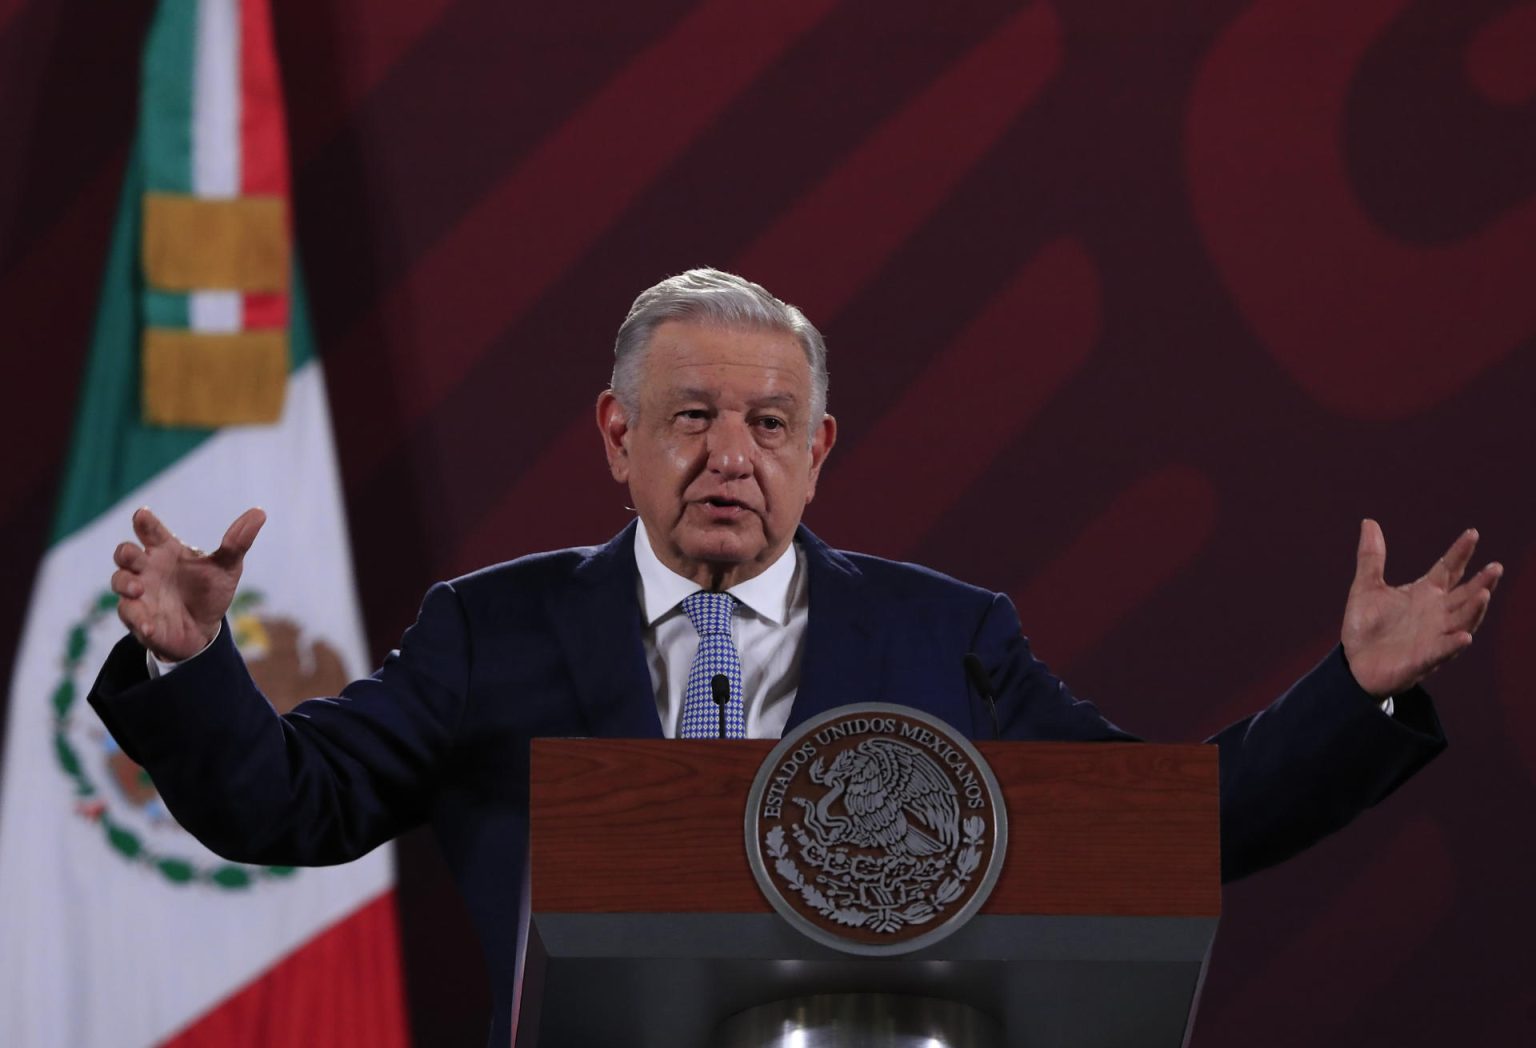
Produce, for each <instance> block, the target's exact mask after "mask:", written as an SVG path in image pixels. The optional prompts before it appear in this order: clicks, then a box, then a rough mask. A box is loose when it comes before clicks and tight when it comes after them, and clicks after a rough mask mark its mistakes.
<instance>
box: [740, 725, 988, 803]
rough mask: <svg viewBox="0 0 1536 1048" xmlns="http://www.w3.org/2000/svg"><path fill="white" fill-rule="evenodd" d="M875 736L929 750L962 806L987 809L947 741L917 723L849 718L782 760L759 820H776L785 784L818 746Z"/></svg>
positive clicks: (975, 780)
mask: <svg viewBox="0 0 1536 1048" xmlns="http://www.w3.org/2000/svg"><path fill="white" fill-rule="evenodd" d="M876 734H879V735H898V734H899V735H900V736H901V737H902V738H903V739H906V740H907V741H909V742H913V743H916V744H917V745H919V746H922V747H924V748H925V749H928V750H931V751H932V752H933V754H934V756H936V757H938V758H939V760H941V761H943V762H944V764H945V765H946V766H947V767H948V768H950V770H951V771H952V772H953V773H954V776H955V778H956V779H957V780H958V781H959V783H960V788H961V790H962V791H963V792H964V793H965V803H966V807H968V808H985V807H986V806H987V791H986V789H985V787H984V786H983V785H982V783H981V778H980V776H978V775H977V774H976V769H975V768H973V767H971V763H970V761H969V760H967V759H966V756H965V754H964V753H963V752H961V750H959V749H958V748H957V747H955V746H953V745H951V744H950V743H949V741H948V740H946V739H943V738H941V737H939V736H938V735H936V734H935V733H934V732H932V731H930V730H928V729H927V728H925V727H923V726H922V725H921V724H909V723H907V722H905V721H898V720H896V719H895V718H894V717H853V718H850V719H848V720H845V721H837V722H835V723H833V724H828V725H827V726H826V727H825V728H822V729H821V730H820V731H818V732H817V733H816V734H815V735H813V736H812V738H813V739H815V740H816V743H817V744H818V745H813V744H812V743H810V742H809V741H807V742H803V743H801V744H800V745H799V746H798V747H796V748H795V749H794V750H793V751H792V752H790V754H789V755H788V756H787V757H785V758H784V763H782V764H780V765H779V767H778V770H777V771H776V772H775V774H774V776H773V779H772V780H770V781H769V783H768V788H767V789H765V790H764V791H763V811H762V816H761V817H762V818H764V819H777V818H779V817H780V815H781V814H782V812H783V807H784V794H785V792H786V791H787V790H788V789H789V784H790V783H791V782H793V781H794V778H795V775H796V773H797V772H799V770H800V769H801V768H803V767H804V766H805V765H807V764H809V763H810V762H811V759H812V758H813V757H815V756H816V754H817V753H818V752H820V750H819V747H820V746H826V745H828V744H829V743H831V742H834V741H836V740H837V739H841V738H846V737H847V736H849V735H876Z"/></svg>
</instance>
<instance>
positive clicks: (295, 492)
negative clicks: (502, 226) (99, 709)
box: [0, 362, 393, 1048]
mask: <svg viewBox="0 0 1536 1048" xmlns="http://www.w3.org/2000/svg"><path fill="white" fill-rule="evenodd" d="M143 504H148V505H151V506H153V507H154V508H155V509H156V511H157V512H159V513H160V514H161V515H162V516H163V519H164V520H165V521H166V522H167V523H168V524H169V525H170V526H172V527H173V528H175V529H176V530H177V532H178V533H179V534H181V535H182V536H184V537H185V538H186V539H187V540H188V541H189V542H193V543H196V544H200V545H204V546H207V547H210V548H211V547H212V546H215V545H217V544H218V542H219V539H220V537H221V536H222V535H223V532H224V529H225V528H226V527H227V526H228V524H229V521H230V520H232V519H233V518H234V517H235V516H236V515H237V514H238V513H240V512H241V511H243V510H244V509H245V508H246V507H247V506H249V505H251V504H259V505H262V506H264V507H265V508H266V509H267V512H268V516H269V520H268V524H267V526H266V528H264V529H263V531H262V533H261V535H260V537H259V538H258V540H257V543H256V546H255V547H254V548H253V550H252V552H251V554H250V556H249V558H248V561H247V571H246V576H245V579H244V580H243V582H242V587H241V588H242V590H243V591H245V590H259V591H260V592H261V593H262V594H263V603H262V608H263V609H264V610H269V611H270V612H271V613H273V614H283V615H292V616H294V617H295V619H296V620H297V621H299V622H301V623H302V625H303V627H304V629H305V631H306V636H307V637H315V638H323V639H324V640H325V641H326V642H327V643H329V644H330V645H331V646H332V647H333V648H335V649H336V650H337V651H338V652H339V653H340V654H341V656H342V659H343V661H344V663H345V668H346V671H347V672H348V674H350V675H353V676H356V675H359V674H361V673H363V672H366V670H367V669H368V668H370V666H369V663H370V660H369V659H368V658H367V657H366V655H365V652H364V647H363V640H362V629H361V623H360V620H359V616H358V612H357V602H356V598H355V594H354V589H353V582H352V570H351V558H350V554H349V551H348V539H347V534H346V530H345V526H344V524H343V519H344V518H343V516H342V512H341V511H342V507H341V499H340V494H339V485H338V484H337V470H336V462H335V452H334V447H333V444H332V440H331V433H330V426H329V423H328V421H327V408H326V396H325V386H324V381H323V375H322V373H321V370H320V367H319V364H318V362H312V363H310V364H307V365H305V366H304V367H303V368H301V369H300V370H299V371H297V372H295V373H294V375H293V376H292V379H291V380H290V385H289V390H288V397H287V401H286V404H285V410H284V415H283V419H282V420H281V422H280V423H278V424H277V425H273V426H252V427H237V428H230V429H226V430H221V431H220V432H219V433H217V434H216V435H214V436H213V437H211V438H210V439H209V440H208V441H206V442H205V443H204V444H203V445H201V446H200V447H199V448H198V449H197V450H196V451H195V452H193V453H192V454H190V455H188V456H186V457H185V458H183V459H182V460H180V461H179V462H177V463H175V465H173V466H172V467H170V468H169V469H167V470H166V471H165V472H163V473H161V474H159V475H157V476H156V477H155V478H154V479H153V480H151V481H150V482H149V483H148V484H146V485H144V486H143V487H142V488H140V489H139V490H137V491H135V492H133V493H132V494H131V495H129V496H128V497H127V498H125V499H123V500H122V501H121V502H120V503H118V504H117V505H116V506H114V507H112V508H111V509H110V510H108V511H107V512H106V513H105V514H104V515H102V516H101V517H99V518H98V519H97V520H95V521H94V522H92V523H91V524H89V525H87V526H86V527H85V528H83V529H82V530H80V531H79V532H77V533H75V534H74V535H71V536H70V537H69V538H68V539H66V540H65V541H64V542H62V543H60V544H59V545H58V546H56V547H55V548H54V549H53V550H52V551H50V553H49V554H48V556H47V557H46V558H45V560H44V562H43V566H42V569H41V571H40V572H39V576H38V579H37V583H36V588H35V593H34V599H33V605H32V608H31V612H30V615H29V617H28V620H27V625H26V628H25V630H24V632H23V635H22V640H21V646H20V649H19V651H18V659H17V664H16V672H15V674H14V677H13V681H12V687H11V702H10V726H9V730H8V732H7V739H6V760H5V766H4V767H5V783H4V789H3V790H0V841H3V846H0V929H4V931H3V933H0V938H3V940H4V942H3V943H0V946H3V948H0V987H5V988H6V995H5V998H6V1005H5V1007H4V1008H0V1045H24V1046H27V1048H52V1046H58V1048H66V1046H98V1045H149V1044H153V1043H155V1042H157V1041H159V1040H162V1039H164V1038H165V1037H166V1036H168V1035H170V1034H172V1033H174V1032H175V1031H176V1030H178V1029H179V1028H181V1027H182V1026H184V1025H185V1024H187V1023H188V1022H190V1021H192V1020H193V1019H195V1018H197V1017H198V1016H200V1015H202V1014H203V1013H205V1012H206V1011H208V1010H209V1009H210V1008H211V1007H213V1006H214V1005H216V1004H217V1003H218V1002H219V1001H221V1000H223V999H224V998H226V997H228V996H229V995H230V994H231V993H233V992H235V991H236V990H238V989H239V988H240V987H242V986H244V985H245V984H247V983H248V982H250V981H251V980H252V979H253V978H255V977H256V976H257V975H259V974H260V973H261V972H263V971H264V970H266V969H267V968H269V967H270V966H271V965H272V964H273V963H275V962H277V961H278V960H280V959H281V958H282V957H283V956H285V955H286V954H288V953H290V952H291V951H292V950H293V949H295V948H296V947H298V946H299V945H301V944H302V943H304V942H306V941H308V940H310V939H311V938H313V937H314V936H315V935H316V934H317V933H319V932H320V931H322V930H324V929H325V928H326V927H327V926H329V925H330V924H333V923H334V922H336V921H337V920H340V919H341V918H343V917H345V916H346V915H348V914H350V913H353V912H355V911H356V910H357V909H358V908H360V907H361V906H362V905H364V904H365V903H367V902H369V901H371V900H372V899H374V898H376V897H377V896H378V895H379V894H380V893H382V892H384V891H386V890H388V889H389V888H390V887H391V885H392V880H393V871H392V869H391V862H390V857H389V851H388V849H380V850H378V851H376V852H374V853H372V854H371V855H369V856H367V857H365V858H364V859H362V860H360V861H358V862H355V863H352V864H349V865H347V866H341V867H331V868H323V869H304V870H299V871H297V872H296V873H295V874H293V875H292V876H290V877H286V878H267V879H260V878H258V879H257V880H256V882H255V883H254V884H252V885H251V886H250V887H249V888H245V889H238V890H228V889H221V888H218V887H215V886H213V885H210V884H207V883H189V884H176V883H173V882H172V881H170V880H168V879H167V878H166V877H164V876H162V875H161V874H160V872H159V871H157V870H156V869H154V868H153V867H150V866H147V865H145V864H143V863H134V862H131V861H129V860H128V859H127V858H125V857H124V856H122V855H120V854H117V853H116V852H114V851H113V850H112V849H111V848H110V847H109V845H108V843H107V842H106V840H105V839H104V835H103V832H102V827H101V825H100V824H99V823H97V822H94V821H92V820H91V819H89V818H88V817H86V816H85V815H82V814H80V813H78V811H77V808H78V806H79V801H80V798H79V797H77V796H76V791H75V787H74V783H73V781H72V780H71V779H70V777H69V776H68V775H67V774H66V773H65V771H64V770H63V769H62V768H61V766H60V761H59V757H58V755H57V753H56V751H55V748H54V745H53V706H52V703H51V701H50V700H51V697H52V696H53V694H54V691H55V688H56V687H57V686H58V684H59V681H60V679H61V676H62V674H63V668H62V667H63V664H64V659H63V652H64V650H65V645H66V643H67V639H68V637H69V634H70V631H71V628H72V626H73V625H75V624H77V623H79V622H80V621H81V620H82V618H83V616H84V613H85V611H86V610H87V609H88V608H90V607H91V605H92V602H93V601H94V600H95V599H96V598H97V596H98V595H99V594H100V593H101V592H102V591H103V590H104V589H105V588H106V584H107V578H108V576H109V575H110V572H111V563H110V559H111V551H112V549H113V547H114V546H115V545H116V544H117V542H119V541H121V540H122V539H124V538H128V537H131V527H130V524H129V520H130V515H131V514H132V512H133V510H134V509H135V508H136V507H137V506H139V505H143ZM97 634H100V635H101V639H100V640H99V641H98V640H95V639H93V641H92V648H91V651H90V653H89V654H88V655H87V656H86V658H85V660H84V664H83V665H84V668H83V669H82V672H81V675H80V679H79V681H78V686H79V689H80V691H81V694H80V697H79V699H78V700H77V701H76V702H75V704H74V706H73V707H72V709H71V714H70V716H71V718H72V723H73V728H72V730H71V737H73V738H84V739H95V738H101V737H103V736H104V733H103V732H101V729H100V725H99V722H98V721H96V718H95V715H94V713H92V712H91V710H90V708H89V706H88V705H86V703H85V701H84V695H83V692H84V690H85V689H86V688H88V687H89V686H90V683H91V680H92V679H93V678H94V674H95V671H96V668H97V667H98V666H99V665H100V663H101V659H102V657H103V656H104V655H105V645H107V644H110V643H111V641H112V640H115V639H116V637H118V636H121V634H122V630H121V627H120V626H117V625H116V619H115V616H112V615H111V613H110V612H108V613H105V615H104V616H103V617H102V618H101V620H100V623H99V628H98V629H96V630H93V631H92V636H93V638H94V637H95V636H96V635H97ZM209 701H214V702H216V701H218V696H209ZM103 745H109V744H107V743H106V742H105V740H104V739H103ZM99 784H100V786H101V788H102V790H101V792H102V796H103V797H109V798H112V799H113V800H114V802H117V801H120V797H118V795H117V784H115V783H113V782H112V781H110V779H108V778H106V777H99ZM137 832H138V833H139V834H140V836H141V837H142V838H143V840H144V841H145V843H146V845H147V846H148V847H150V848H153V849H156V850H157V851H159V852H161V853H163V854H167V855H176V856H180V857H185V858H187V859H188V860H189V861H191V862H193V863H194V864H199V865H201V864H204V863H216V862H218V860H215V859H214V858H213V857H212V856H211V855H210V854H209V853H208V852H207V851H206V850H205V849H203V848H202V847H201V846H200V845H198V844H197V843H196V842H195V841H193V840H192V838H191V837H190V836H189V835H187V834H186V833H185V832H184V831H181V830H180V829H179V828H177V827H175V826H174V825H169V824H166V825H158V826H156V825H149V826H148V827H147V828H141V829H139V830H138V831H137Z"/></svg>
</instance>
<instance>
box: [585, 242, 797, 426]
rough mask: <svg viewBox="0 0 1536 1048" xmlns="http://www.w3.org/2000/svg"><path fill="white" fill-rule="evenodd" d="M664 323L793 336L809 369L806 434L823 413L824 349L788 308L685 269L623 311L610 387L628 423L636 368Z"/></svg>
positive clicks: (764, 293) (740, 284)
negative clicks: (674, 322) (809, 404)
mask: <svg viewBox="0 0 1536 1048" xmlns="http://www.w3.org/2000/svg"><path fill="white" fill-rule="evenodd" d="M669 320H684V321H695V322H699V323H706V324H718V325H720V326H721V327H732V328H752V329H755V330H762V331H782V332H785V333H786V334H789V335H793V336H794V337H795V340H796V341H797V342H799V343H800V346H801V348H802V349H804V350H805V359H806V361H807V362H808V363H809V364H810V366H811V414H810V421H811V431H812V432H813V433H814V432H815V426H816V424H817V423H819V422H820V421H821V418H822V416H823V415H824V414H826V411H827V343H826V341H825V340H824V339H823V338H822V337H821V332H820V331H817V330H816V325H814V324H812V323H811V322H810V321H809V320H807V319H806V316H805V314H804V313H802V312H800V311H799V310H798V309H796V308H795V307H794V306H792V305H790V304H789V303H788V302H784V301H782V300H780V299H778V298H775V297H774V296H773V295H771V294H769V292H768V290H767V289H766V288H764V287H763V286H762V285H761V284H754V283H753V282H752V281H750V280H747V279H746V278H744V277H739V276H736V275H735V274H734V273H725V272H722V271H720V270H718V269H690V270H688V272H686V273H679V274H678V275H677V276H675V277H668V278H667V279H665V280H663V281H662V282H661V283H659V284H657V285H655V286H654V287H649V288H646V289H645V290H644V291H642V292H640V296H639V297H638V298H636V299H635V304H634V305H632V306H630V307H629V316H627V317H625V318H624V323H623V324H621V325H619V334H618V337H617V338H615V339H614V343H613V378H612V379H611V380H610V385H611V386H612V388H613V393H614V396H616V397H618V400H619V404H620V405H622V406H623V408H624V413H625V414H626V415H627V416H629V418H631V419H633V418H634V417H635V413H636V411H637V409H638V408H639V406H640V404H639V395H640V365H641V364H642V363H643V362H644V360H645V351H646V349H647V347H648V346H649V345H650V342H651V335H653V334H654V333H655V331H656V329H657V328H658V327H660V326H661V325H662V324H665V323H666V322H667V321H669Z"/></svg>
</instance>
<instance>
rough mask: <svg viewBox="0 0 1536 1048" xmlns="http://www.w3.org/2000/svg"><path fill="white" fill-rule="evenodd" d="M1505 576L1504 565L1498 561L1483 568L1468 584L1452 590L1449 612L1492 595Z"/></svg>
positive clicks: (1448, 602) (1448, 606)
mask: <svg viewBox="0 0 1536 1048" xmlns="http://www.w3.org/2000/svg"><path fill="white" fill-rule="evenodd" d="M1503 575H1504V565H1502V564H1500V563H1498V562H1497V561H1495V562H1493V563H1492V564H1489V565H1488V566H1487V567H1485V568H1483V570H1482V571H1479V572H1478V573H1477V574H1476V575H1473V576H1472V577H1471V578H1470V579H1468V580H1467V581H1466V582H1463V583H1462V584H1461V585H1460V586H1457V587H1456V588H1455V589H1453V590H1451V593H1450V597H1449V599H1448V600H1447V602H1446V606H1445V607H1446V610H1447V611H1452V612H1454V611H1457V610H1459V609H1460V608H1461V607H1462V606H1463V605H1465V604H1466V603H1467V601H1469V600H1476V599H1478V597H1480V596H1482V595H1483V594H1485V593H1486V594H1491V593H1493V591H1494V590H1495V589H1497V588H1498V586H1499V579H1500V578H1502V577H1503Z"/></svg>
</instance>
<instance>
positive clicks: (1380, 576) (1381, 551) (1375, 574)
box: [1355, 517, 1387, 586]
mask: <svg viewBox="0 0 1536 1048" xmlns="http://www.w3.org/2000/svg"><path fill="white" fill-rule="evenodd" d="M1386 570H1387V539H1386V536H1384V535H1383V534H1382V533H1381V525H1380V524H1377V523H1376V522H1375V521H1374V520H1372V519H1371V518H1369V517H1367V518H1365V519H1364V520H1362V521H1361V522H1360V546H1359V548H1358V549H1356V551H1355V585H1357V586H1359V585H1361V584H1367V585H1376V584H1379V583H1382V582H1384V581H1385V578H1384V576H1385V574H1386Z"/></svg>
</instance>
